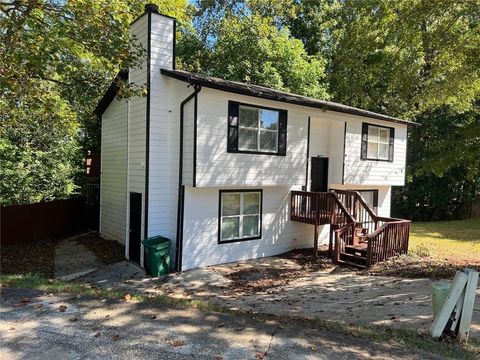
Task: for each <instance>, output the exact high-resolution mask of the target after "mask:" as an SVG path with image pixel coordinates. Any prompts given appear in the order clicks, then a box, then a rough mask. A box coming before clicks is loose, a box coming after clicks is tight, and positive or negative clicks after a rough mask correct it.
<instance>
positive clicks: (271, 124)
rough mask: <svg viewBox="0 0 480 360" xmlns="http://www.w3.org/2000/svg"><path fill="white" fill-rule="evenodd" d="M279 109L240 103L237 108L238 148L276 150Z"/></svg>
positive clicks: (272, 151)
mask: <svg viewBox="0 0 480 360" xmlns="http://www.w3.org/2000/svg"><path fill="white" fill-rule="evenodd" d="M279 120H280V116H279V111H277V110H271V109H264V108H259V107H253V106H247V105H240V106H239V109H238V150H243V151H258V152H271V153H276V152H277V151H278V127H279Z"/></svg>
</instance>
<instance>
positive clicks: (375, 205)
mask: <svg viewBox="0 0 480 360" xmlns="http://www.w3.org/2000/svg"><path fill="white" fill-rule="evenodd" d="M373 207H376V208H377V207H378V190H373Z"/></svg>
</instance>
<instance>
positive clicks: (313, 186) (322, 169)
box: [310, 157, 328, 192]
mask: <svg viewBox="0 0 480 360" xmlns="http://www.w3.org/2000/svg"><path fill="white" fill-rule="evenodd" d="M310 191H316V192H326V191H328V158H326V157H312V170H311V172H310Z"/></svg>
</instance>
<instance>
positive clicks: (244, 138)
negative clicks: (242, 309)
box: [96, 5, 412, 270]
mask: <svg viewBox="0 0 480 360" xmlns="http://www.w3.org/2000/svg"><path fill="white" fill-rule="evenodd" d="M130 31H131V34H132V35H135V36H134V38H135V39H136V40H135V41H139V42H141V44H142V45H143V46H144V48H145V49H147V59H146V61H145V63H144V64H143V66H141V67H138V68H134V69H129V70H128V71H126V72H122V73H121V74H119V77H121V78H123V79H125V80H127V81H128V82H129V83H134V84H137V85H145V84H146V86H147V95H146V96H145V97H133V98H129V99H128V100H122V99H119V98H118V97H117V95H116V89H117V86H116V82H114V83H113V84H112V86H111V87H110V88H109V89H108V91H107V93H106V94H105V96H104V97H103V99H102V100H101V102H100V103H99V105H98V107H97V109H96V113H97V114H99V115H100V116H101V124H102V128H101V129H102V131H101V185H100V187H101V200H100V234H101V235H102V236H103V237H105V238H108V239H115V240H118V241H120V242H122V243H124V244H125V245H126V254H125V256H126V258H127V259H130V260H132V261H135V262H137V263H139V264H141V265H143V256H144V255H143V253H144V252H143V249H142V245H141V241H140V240H141V239H143V238H146V237H150V236H155V235H162V236H164V237H167V238H169V239H171V240H172V243H173V245H174V246H173V247H172V248H173V249H172V255H174V259H175V266H176V269H178V270H186V269H191V268H195V267H201V266H206V265H212V264H220V263H226V262H232V261H238V260H243V259H250V258H257V257H264V256H270V255H275V254H280V253H283V252H286V251H288V250H291V249H294V248H307V247H312V245H313V240H312V239H314V238H315V241H318V243H328V242H329V240H332V236H333V237H335V234H333V229H334V227H333V225H332V224H333V223H334V222H335V221H336V220H335V221H334V220H332V219H334V215H331V216H330V215H329V216H330V217H329V219H330V220H328V221H323V222H322V221H317V222H316V223H315V221H313V222H312V221H310V222H308V221H298V218H296V219H297V220H295V219H294V218H293V216H292V214H291V211H292V206H296V207H297V212H298V211H299V209H300V210H302V209H303V210H302V211H304V212H305V211H307V212H308V211H311V212H312V214H314V216H317V215H315V214H319V213H320V210H319V208H316V209H314V208H313V205H312V204H310V203H309V201H312V200H311V199H313V198H309V197H308V196H307V197H303V198H302V199H300V201H301V204H300V205H299V204H296V205H295V201H296V200H295V199H294V198H293V195H292V194H293V193H292V192H295V191H299V192H300V191H303V192H305V193H306V194H311V193H327V192H329V191H330V190H332V189H336V190H356V191H359V192H360V195H361V198H362V203H364V202H366V203H367V204H368V208H369V210H368V211H369V212H370V211H373V212H375V214H376V216H378V219H375V220H374V221H375V224H377V223H378V224H377V227H376V228H374V229H373V230H372V231H364V234H366V233H367V232H373V231H374V230H377V229H378V227H380V226H381V225H382V224H383V223H384V222H385V223H386V222H387V220H386V219H387V218H389V216H390V197H391V188H392V186H402V185H404V182H405V158H406V146H407V128H408V126H409V125H411V124H412V123H411V122H409V121H405V120H401V119H397V118H393V117H389V116H386V115H382V114H378V113H373V112H370V111H366V110H362V109H358V108H353V107H349V106H346V105H342V104H338V103H334V102H329V101H323V100H318V99H313V98H308V97H304V96H300V95H295V94H290V93H284V92H281V91H277V90H273V89H269V88H265V87H261V86H254V85H250V84H244V83H239V82H233V81H227V80H222V79H218V78H212V77H209V76H204V75H200V74H194V73H189V72H186V71H181V70H176V69H175V31H176V22H175V19H173V18H171V17H168V16H164V15H162V14H160V13H159V12H158V8H157V7H156V6H154V5H147V6H146V10H145V13H144V15H142V16H141V17H140V18H138V19H137V20H136V21H134V22H133V23H132V25H131V30H130ZM295 194H297V195H298V194H301V193H295ZM345 194H346V193H345ZM345 194H344V196H343V198H342V197H341V196H340V193H339V196H337V195H335V198H336V199H339V198H341V199H340V200H342V201H343V202H344V203H343V205H344V206H343V209H344V210H342V211H345V209H346V210H347V211H350V212H352V211H354V210H353V208H352V207H350V208H349V204H347V203H346V202H347V200H348V199H347V196H346V195H345ZM309 199H310V200H309ZM335 201H337V200H335ZM361 206H362V205H358V206H357V209H358V208H359V207H361ZM341 207H342V206H341ZM297 215H298V213H297ZM345 216H347V215H345ZM371 216H373V215H371ZM347 217H348V216H347ZM292 219H293V220H292ZM335 219H336V218H335ZM382 219H383V220H382ZM393 220H395V219H392V221H393ZM345 221H347V220H345ZM372 221H373V220H372ZM347 222H348V221H347ZM345 223H346V222H345ZM312 224H314V225H315V226H312ZM339 228H340V226H337V227H336V228H335V229H337V230H338V229H339ZM332 234H333V235H332ZM407 240H408V239H407ZM357 255H358V254H357Z"/></svg>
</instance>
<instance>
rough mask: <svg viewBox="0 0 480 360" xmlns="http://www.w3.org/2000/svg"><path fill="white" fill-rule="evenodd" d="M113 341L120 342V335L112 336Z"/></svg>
mask: <svg viewBox="0 0 480 360" xmlns="http://www.w3.org/2000/svg"><path fill="white" fill-rule="evenodd" d="M112 340H113V341H118V340H120V335H118V334H115V335H112Z"/></svg>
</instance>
